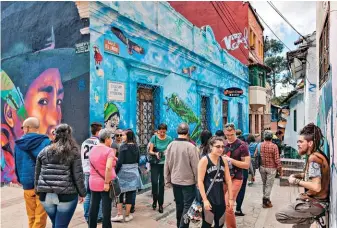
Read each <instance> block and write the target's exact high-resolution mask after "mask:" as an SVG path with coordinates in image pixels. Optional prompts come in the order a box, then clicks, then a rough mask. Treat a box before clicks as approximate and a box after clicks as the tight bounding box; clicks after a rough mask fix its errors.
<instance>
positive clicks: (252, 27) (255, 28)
mask: <svg viewBox="0 0 337 228" xmlns="http://www.w3.org/2000/svg"><path fill="white" fill-rule="evenodd" d="M239 3H241V2H239ZM241 4H242V3H241ZM256 18H257V16H255V14H254V12H253V11H252V9H251V7H248V25H249V37H250V36H251V35H250V32H253V33H254V34H255V36H256V39H255V43H252V42H251V41H250V40H249V46H250V47H251V48H250V49H251V51H250V52H249V56H251V57H252V59H253V60H254V61H256V62H259V63H263V62H264V61H263V48H261V45H262V47H263V44H264V40H263V28H262V27H261V25H260V24H259V22H258V20H257V19H256ZM252 45H254V47H255V48H254V49H253V48H252Z"/></svg>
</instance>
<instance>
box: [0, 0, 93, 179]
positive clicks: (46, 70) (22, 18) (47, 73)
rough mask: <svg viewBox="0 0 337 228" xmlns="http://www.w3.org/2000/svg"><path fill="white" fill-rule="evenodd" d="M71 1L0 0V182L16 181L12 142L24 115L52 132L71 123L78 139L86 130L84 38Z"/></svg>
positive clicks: (78, 139)
mask: <svg viewBox="0 0 337 228" xmlns="http://www.w3.org/2000/svg"><path fill="white" fill-rule="evenodd" d="M82 27H83V24H82V22H81V20H80V18H79V15H78V11H77V8H76V5H75V3H73V2H2V3H1V67H2V68H1V116H2V119H1V182H6V183H8V182H11V181H13V182H16V176H15V172H14V141H15V140H16V139H18V138H20V137H21V136H22V134H23V132H22V130H21V126H22V122H23V120H24V119H25V118H27V117H29V116H35V117H37V118H39V120H40V125H41V128H40V133H42V134H47V135H49V136H51V134H52V131H53V129H54V128H55V127H56V125H58V124H59V123H61V122H65V123H68V124H70V125H71V126H72V127H73V129H74V136H75V138H76V139H77V141H78V142H79V143H81V141H82V140H84V139H85V138H86V137H87V136H88V129H89V118H88V109H89V100H88V97H89V85H90V83H89V53H88V52H87V53H76V51H75V45H76V44H79V43H83V42H88V41H89V35H86V36H83V35H81V33H80V29H81V28H82Z"/></svg>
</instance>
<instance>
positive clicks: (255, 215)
mask: <svg viewBox="0 0 337 228" xmlns="http://www.w3.org/2000/svg"><path fill="white" fill-rule="evenodd" d="M298 192H299V189H298V188H296V187H280V186H279V179H276V180H275V182H274V187H273V190H272V196H271V200H272V202H273V205H274V207H273V208H271V209H263V208H262V182H261V177H260V174H259V173H257V175H256V182H255V183H254V185H253V186H252V187H248V186H247V190H246V196H245V199H244V202H243V212H244V213H245V214H246V216H244V217H236V219H237V227H238V228H254V227H255V228H290V227H292V225H282V224H280V223H278V222H277V221H276V219H275V212H276V211H278V210H279V209H280V208H282V207H283V206H285V205H286V204H288V203H290V202H291V201H294V200H295V197H296V196H297V194H298ZM150 194H151V191H148V192H145V193H143V194H140V195H137V199H136V212H135V213H134V214H133V215H134V220H133V221H131V222H129V223H113V225H112V226H113V227H114V228H122V227H123V228H124V227H125V228H136V227H145V228H152V227H153V228H157V227H160V228H173V227H175V224H176V219H175V204H174V201H173V193H172V189H166V190H165V202H166V203H165V204H164V213H163V214H159V213H158V211H153V210H152V207H151V204H152V198H151V195H150ZM115 215H116V208H113V212H112V216H115ZM1 226H2V227H28V226H27V215H26V211H25V203H24V201H23V190H22V189H21V188H18V187H8V186H5V187H2V188H1ZM47 227H48V228H50V227H51V223H50V220H49V219H48V225H47ZM69 227H79V228H84V227H88V225H87V224H86V222H85V220H84V218H83V205H82V204H79V205H78V206H77V208H76V211H75V214H74V216H73V218H72V221H71V223H70V225H69ZM98 227H101V225H99V226H98ZM190 227H192V228H193V227H200V224H192V225H191V226H190ZM312 227H314V226H312Z"/></svg>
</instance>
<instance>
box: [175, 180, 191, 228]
mask: <svg viewBox="0 0 337 228" xmlns="http://www.w3.org/2000/svg"><path fill="white" fill-rule="evenodd" d="M173 195H174V199H175V201H176V218H177V227H179V228H185V227H189V223H187V224H185V223H184V218H183V216H184V215H185V214H186V213H187V211H188V209H189V208H190V207H191V205H192V203H193V200H194V199H195V196H196V186H195V185H189V186H183V185H176V184H173Z"/></svg>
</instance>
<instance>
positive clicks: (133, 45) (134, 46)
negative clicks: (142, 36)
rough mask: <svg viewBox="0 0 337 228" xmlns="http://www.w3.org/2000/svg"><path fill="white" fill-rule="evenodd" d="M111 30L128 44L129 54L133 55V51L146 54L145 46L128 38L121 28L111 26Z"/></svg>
mask: <svg viewBox="0 0 337 228" xmlns="http://www.w3.org/2000/svg"><path fill="white" fill-rule="evenodd" d="M111 31H112V33H113V34H115V35H116V36H117V37H118V39H119V40H121V41H122V42H123V43H124V44H125V45H126V46H127V48H128V53H129V55H132V54H133V51H135V52H137V53H139V54H144V48H142V47H141V46H139V45H138V44H136V43H135V42H133V41H132V40H130V39H129V38H127V37H126V36H125V35H124V33H123V32H122V31H121V30H120V29H118V28H116V27H111Z"/></svg>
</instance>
